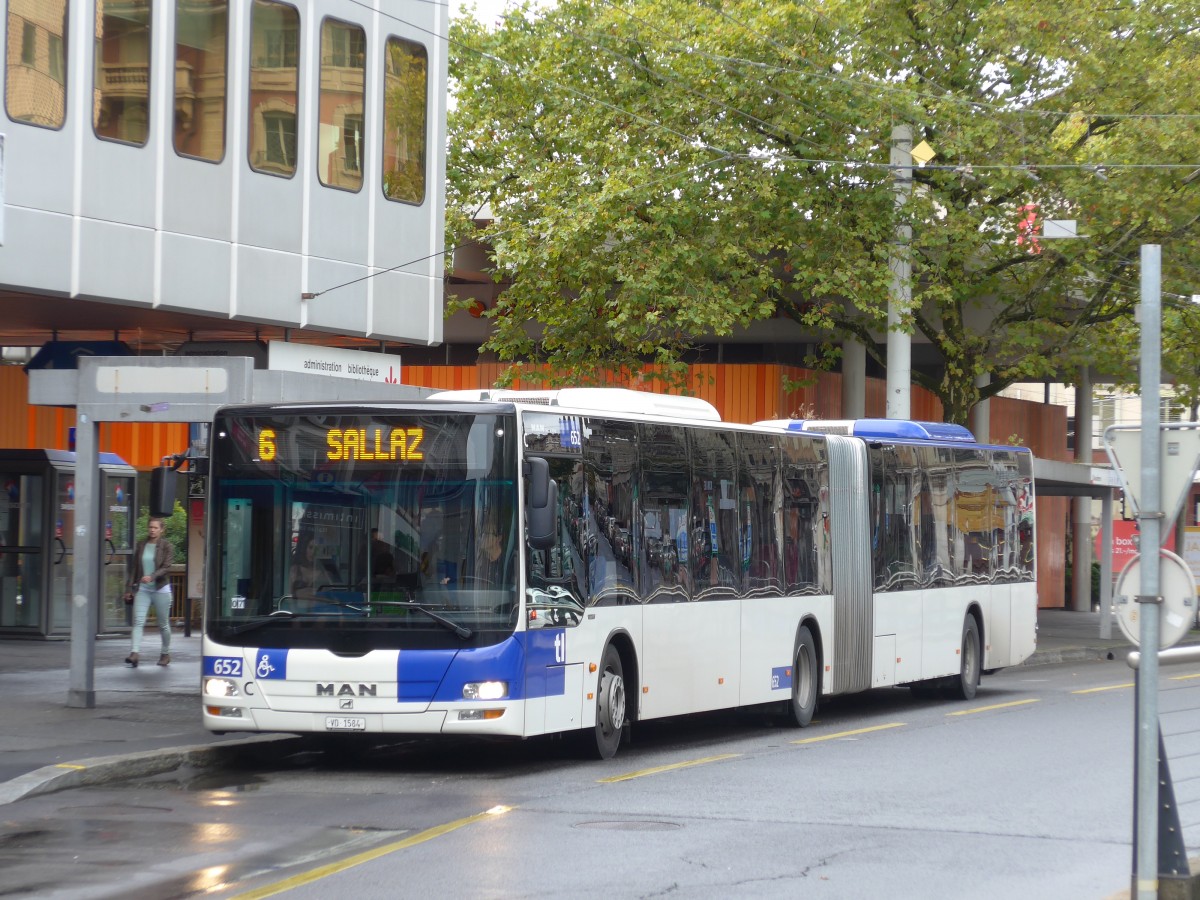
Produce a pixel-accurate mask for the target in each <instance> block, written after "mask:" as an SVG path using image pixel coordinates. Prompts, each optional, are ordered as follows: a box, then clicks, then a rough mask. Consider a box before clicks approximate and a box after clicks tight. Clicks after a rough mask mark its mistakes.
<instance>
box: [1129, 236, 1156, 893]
mask: <svg viewBox="0 0 1200 900" xmlns="http://www.w3.org/2000/svg"><path fill="white" fill-rule="evenodd" d="M1141 269H1142V277H1141V282H1142V283H1141V294H1142V301H1141V308H1140V315H1141V326H1142V338H1141V385H1142V435H1141V443H1142V461H1141V464H1142V472H1141V480H1142V487H1141V495H1142V499H1141V502H1140V504H1139V507H1140V508H1139V511H1138V521H1139V524H1140V528H1141V547H1140V549H1141V561H1142V584H1141V589H1142V593H1141V595H1140V596H1139V597H1137V602H1138V603H1141V604H1143V605H1142V608H1141V615H1139V616H1138V619H1139V622H1140V626H1141V628H1140V634H1139V643H1140V646H1141V649H1142V658H1141V668H1140V669H1139V670H1138V679H1137V721H1136V733H1137V743H1136V749H1137V754H1136V759H1137V762H1136V767H1135V768H1136V773H1137V775H1136V777H1137V781H1136V784H1135V788H1134V791H1135V793H1134V799H1135V803H1136V811H1135V815H1136V816H1137V829H1136V832H1135V843H1136V846H1135V848H1134V854H1135V858H1136V862H1137V871H1136V872H1135V874H1134V883H1133V891H1132V893H1133V895H1134V896H1135V897H1137V898H1138V900H1157V897H1158V809H1157V806H1158V802H1157V801H1158V652H1157V651H1158V645H1159V611H1160V609H1161V606H1162V598H1161V597H1160V596H1159V593H1160V587H1159V572H1160V557H1159V554H1158V549H1159V547H1160V546H1161V545H1162V539H1161V533H1162V515H1163V514H1162V485H1161V482H1160V478H1159V471H1158V461H1159V458H1160V447H1161V443H1162V435H1161V434H1160V432H1159V424H1160V422H1159V408H1158V402H1159V386H1160V384H1161V381H1162V378H1161V371H1160V366H1161V362H1162V302H1161V297H1160V290H1161V269H1162V248H1161V247H1159V246H1158V245H1157V244H1147V245H1145V246H1143V247H1142V254H1141Z"/></svg>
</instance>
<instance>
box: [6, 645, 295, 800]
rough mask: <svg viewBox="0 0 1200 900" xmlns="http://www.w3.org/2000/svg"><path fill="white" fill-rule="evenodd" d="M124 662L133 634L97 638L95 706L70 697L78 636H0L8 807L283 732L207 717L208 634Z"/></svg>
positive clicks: (211, 757)
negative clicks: (203, 666)
mask: <svg viewBox="0 0 1200 900" xmlns="http://www.w3.org/2000/svg"><path fill="white" fill-rule="evenodd" d="M158 649H159V640H158V632H157V630H155V629H153V628H147V629H146V636H145V638H144V639H143V640H142V657H143V659H144V662H143V663H142V664H141V665H140V666H138V668H136V669H130V668H127V667H126V666H125V663H124V660H125V657H126V656H127V655H128V653H129V639H128V638H127V637H120V638H100V639H98V640H97V641H96V666H95V684H94V687H95V691H96V706H95V708H94V709H74V708H69V707H68V706H67V696H68V689H69V687H70V677H71V676H70V672H71V643H70V641H32V640H12V639H0V721H2V722H4V727H3V728H2V729H0V806H3V805H4V804H5V803H12V802H14V801H16V800H19V799H21V798H22V797H27V796H30V795H33V794H40V793H47V792H49V791H56V790H62V789H64V788H69V787H77V786H80V785H84V784H102V783H105V782H110V781H120V780H123V779H127V778H135V777H142V776H145V775H152V774H157V773H159V772H169V771H172V770H174V769H177V768H179V767H180V766H181V765H184V764H191V765H201V766H202V765H206V764H212V763H213V762H216V761H217V760H218V759H219V757H220V755H221V753H222V752H227V751H229V750H231V749H233V748H235V747H244V746H245V745H247V744H254V743H260V742H263V741H275V740H279V739H280V738H279V737H278V736H259V735H255V736H251V737H247V736H245V735H241V736H238V735H215V734H212V733H211V732H209V731H206V730H205V729H204V728H202V727H201V725H200V636H199V634H197V633H195V632H193V635H192V637H183V635H182V633H181V632H178V631H177V632H176V633H175V634H173V635H172V637H171V660H172V661H171V665H170V666H167V667H161V666H157V665H155V661H156V660H157V659H158Z"/></svg>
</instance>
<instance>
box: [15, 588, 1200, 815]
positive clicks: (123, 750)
mask: <svg viewBox="0 0 1200 900" xmlns="http://www.w3.org/2000/svg"><path fill="white" fill-rule="evenodd" d="M1111 631H1112V636H1111V637H1109V638H1107V639H1105V638H1101V637H1100V614H1099V613H1090V612H1078V613H1077V612H1071V611H1068V610H1061V609H1055V610H1041V611H1040V612H1039V615H1038V649H1037V651H1036V652H1035V653H1034V655H1033V656H1032V657H1030V659H1029V660H1027V661H1026V662H1025V665H1026V666H1034V665H1047V664H1051V663H1063V662H1076V661H1087V660H1098V659H1118V658H1123V657H1124V656H1125V655H1126V654H1128V652H1129V651H1130V650H1131V649H1132V647H1131V646H1130V644H1129V642H1128V641H1127V640H1126V639H1125V638H1124V636H1123V635H1122V634H1121V632H1120V629H1119V628H1118V627H1117V624H1116V622H1115V621H1114V622H1113V624H1112V629H1111ZM1188 641H1190V642H1193V643H1200V633H1197V632H1195V631H1193V632H1192V633H1191V634H1189V635H1188V637H1187V638H1186V639H1185V642H1188ZM128 649H129V645H128V639H124V638H122V639H107V638H101V639H98V640H97V641H96V654H95V657H96V662H95V666H96V668H95V697H96V705H95V708H93V709H77V708H71V707H68V706H67V696H68V689H69V685H70V665H71V659H70V655H71V646H70V642H69V641H26V640H0V721H3V722H4V727H3V728H2V729H0V805H2V804H5V803H11V802H13V801H15V800H19V799H21V798H22V797H26V796H30V795H32V794H37V793H45V792H48V791H53V790H62V789H64V788H69V787H75V786H79V785H85V784H104V783H108V782H112V781H121V780H126V779H130V778H138V777H144V776H147V775H153V774H158V773H161V772H169V771H173V770H174V769H176V768H179V767H180V766H183V765H192V766H197V767H203V766H208V765H216V764H219V763H220V762H221V761H222V759H223V758H225V757H226V756H227V755H229V754H231V753H235V752H236V753H244V752H247V751H252V750H253V749H254V745H255V744H260V743H264V742H276V741H280V740H294V737H292V736H290V735H256V736H250V737H246V736H237V735H214V734H212V733H210V732H208V731H206V730H205V729H204V728H203V727H201V724H200V709H199V706H200V702H199V701H200V698H199V685H200V637H199V635H198V634H193V635H192V636H191V637H183V636H182V634H179V633H176V634H175V635H174V636H173V638H172V643H171V656H172V663H171V665H170V666H167V667H165V668H164V667H160V666H157V665H154V660H156V659H157V657H158V635H157V632H154V631H152V630H151V631H149V632H148V633H147V636H146V638H145V640H144V643H143V647H142V650H143V655H144V657H145V660H146V661H145V662H143V663H142V664H141V665H140V666H139V667H138V668H136V669H130V668H127V667H126V666H125V664H124V659H125V657H126V655H127V653H128Z"/></svg>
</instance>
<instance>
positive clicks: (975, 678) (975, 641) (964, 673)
mask: <svg viewBox="0 0 1200 900" xmlns="http://www.w3.org/2000/svg"><path fill="white" fill-rule="evenodd" d="M980 667H981V659H980V652H979V626H978V625H977V624H976V623H975V617H974V616H971V615H968V616H967V618H966V621H964V622H963V632H962V661H961V663H960V664H959V672H958V678H956V679H955V680H954V685H953V687H952V688H951V692H952V693H953V695H954V696H955V697H957V698H959V699H960V700H974V699H975V691H976V689H977V688H978V687H979V675H980Z"/></svg>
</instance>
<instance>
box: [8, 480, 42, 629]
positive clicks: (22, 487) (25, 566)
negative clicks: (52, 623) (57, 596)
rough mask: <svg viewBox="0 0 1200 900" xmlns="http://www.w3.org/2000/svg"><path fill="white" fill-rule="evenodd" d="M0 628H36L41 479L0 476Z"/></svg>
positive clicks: (38, 618)
mask: <svg viewBox="0 0 1200 900" xmlns="http://www.w3.org/2000/svg"><path fill="white" fill-rule="evenodd" d="M0 491H2V492H0V627H3V628H30V629H40V627H41V624H42V611H43V610H42V598H43V596H44V594H43V591H42V570H43V562H44V560H45V555H44V553H43V552H42V548H43V544H44V541H45V525H44V523H43V521H42V519H43V504H44V502H45V501H44V496H43V478H42V476H40V475H22V474H16V473H0Z"/></svg>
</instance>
